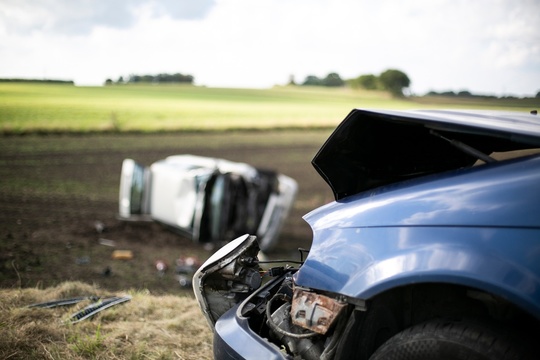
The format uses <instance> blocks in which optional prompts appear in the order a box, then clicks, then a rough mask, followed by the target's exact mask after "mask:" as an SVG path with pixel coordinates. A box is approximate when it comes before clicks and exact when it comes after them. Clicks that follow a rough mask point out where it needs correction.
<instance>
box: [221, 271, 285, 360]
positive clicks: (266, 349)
mask: <svg viewBox="0 0 540 360" xmlns="http://www.w3.org/2000/svg"><path fill="white" fill-rule="evenodd" d="M284 278H285V276H281V277H279V278H275V279H273V280H271V281H269V282H268V283H266V284H265V285H264V286H263V287H261V288H260V289H258V290H257V291H255V292H254V293H253V294H251V295H250V296H248V297H247V298H246V299H245V300H244V301H242V302H241V303H239V304H237V305H236V306H234V307H232V308H231V309H229V310H228V311H227V312H225V313H224V314H223V315H222V316H221V317H220V318H219V319H218V320H217V322H216V324H215V328H214V358H215V359H216V360H233V359H234V360H240V359H273V360H290V359H292V358H291V357H290V356H288V355H287V354H286V353H284V352H282V351H281V350H280V348H279V347H278V346H277V345H274V344H273V343H271V342H270V341H268V340H266V339H265V338H263V337H261V336H260V335H259V334H257V333H256V332H255V331H253V330H252V329H251V327H250V324H249V320H250V318H249V316H251V315H250V313H251V314H253V313H255V315H253V316H257V315H256V313H257V309H258V308H259V309H260V308H261V307H264V306H265V304H266V301H267V300H268V299H269V298H270V297H271V296H272V295H273V294H274V293H275V292H276V290H277V289H278V288H279V287H280V286H281V284H282V283H283V280H284ZM259 313H260V312H259ZM243 314H246V315H243Z"/></svg>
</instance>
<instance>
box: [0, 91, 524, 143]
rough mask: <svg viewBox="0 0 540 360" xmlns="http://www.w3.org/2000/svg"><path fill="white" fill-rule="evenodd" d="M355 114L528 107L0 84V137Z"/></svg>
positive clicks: (332, 121)
mask: <svg viewBox="0 0 540 360" xmlns="http://www.w3.org/2000/svg"><path fill="white" fill-rule="evenodd" d="M356 107H362V108H391V109H411V108H456V107H461V108H463V107H467V108H499V109H523V110H529V109H530V107H531V105H530V104H529V103H527V102H524V101H523V100H510V101H502V100H493V99H490V100H482V99H473V100H466V101H463V100H456V99H450V100H448V99H445V98H441V99H438V98H436V99H433V98H431V99H426V98H415V99H393V98H391V97H390V96H389V95H388V94H386V93H383V92H368V91H360V90H352V89H348V88H339V89H329V88H306V87H275V88H272V89H221V88H205V87H196V86H186V85H124V86H108V87H78V86H70V85H61V84H32V83H30V84H28V83H0V132H2V133H4V134H9V133H29V132H30V133H32V132H94V131H98V132H101V131H143V132H153V131H171V130H188V131H199V130H227V129H269V128H284V127H286V128H291V127H300V128H302V127H334V126H335V125H337V124H338V123H339V122H340V121H341V120H342V119H343V118H344V117H345V115H346V114H347V113H348V112H349V111H350V110H351V109H353V108H356Z"/></svg>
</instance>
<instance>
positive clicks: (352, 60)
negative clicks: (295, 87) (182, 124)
mask: <svg viewBox="0 0 540 360" xmlns="http://www.w3.org/2000/svg"><path fill="white" fill-rule="evenodd" d="M8 15H9V16H8ZM7 19H12V20H9V21H11V22H10V23H9V26H8V25H6V21H7ZM539 23H540V2H539V1H538V0H477V1H474V2H471V1H469V0H410V1H397V0H378V1H368V0H294V1H284V0H256V1H253V0H215V1H214V0H161V1H159V0H131V1H120V0H101V1H98V0H93V1H92V0H77V1H73V0H0V77H38V78H41V77H49V78H50V77H55V78H68V79H73V80H75V82H76V83H77V84H78V85H98V84H102V83H103V81H104V80H105V79H106V78H112V79H117V78H118V77H119V76H126V75H129V74H156V73H160V72H181V73H186V74H191V75H193V76H195V81H196V83H197V84H201V85H207V86H223V87H269V86H272V85H274V84H280V83H282V84H283V83H286V82H287V81H288V79H289V76H290V75H294V77H295V79H296V81H297V82H301V81H303V80H304V79H305V77H306V76H307V75H316V76H319V77H324V76H326V75H327V74H328V73H330V72H336V73H338V74H339V75H340V76H341V77H342V78H352V77H356V76H359V75H362V74H370V73H371V74H380V73H381V72H382V71H384V70H386V69H389V68H397V69H400V70H402V71H404V72H405V73H406V74H407V75H408V76H409V78H410V79H411V80H412V91H413V93H416V94H423V93H425V92H427V91H429V90H435V91H446V90H453V91H460V90H469V91H471V92H474V93H495V94H524V95H534V94H536V92H537V91H538V90H540V88H539V85H538V84H540V28H539V27H538V25H537V24H539ZM23 30H24V31H23Z"/></svg>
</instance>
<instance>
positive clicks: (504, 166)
mask: <svg viewBox="0 0 540 360" xmlns="http://www.w3.org/2000/svg"><path fill="white" fill-rule="evenodd" d="M539 166H540V158H539V157H531V158H528V159H520V160H517V161H509V162H505V163H499V164H495V165H487V166H484V167H478V168H473V169H466V170H458V171H452V172H448V173H445V174H440V175H436V176H428V177H424V178H419V179H415V180H411V181H406V182H403V183H399V184H394V185H392V186H387V187H383V188H378V189H374V190H372V191H369V192H364V193H361V194H358V195H355V196H351V197H348V198H345V199H343V200H340V201H336V202H333V203H330V204H328V205H325V206H323V207H321V208H319V209H317V210H314V211H313V212H311V213H309V214H308V215H306V216H305V217H304V219H305V220H306V221H307V222H308V223H309V224H310V226H311V228H312V230H313V233H314V237H313V244H312V247H311V250H310V253H309V255H308V257H307V259H306V261H305V263H304V265H303V266H302V268H301V269H300V270H299V272H298V273H297V275H296V281H297V284H298V285H300V286H305V287H310V288H314V289H320V290H325V291H330V292H334V293H337V294H344V295H347V296H352V297H356V298H360V299H369V298H370V297H372V296H374V295H376V294H379V293H381V292H383V291H385V290H388V289H391V288H393V287H396V286H404V285H409V284H416V283H429V282H438V283H440V282H443V283H452V284H460V285H465V286H470V287H474V288H477V289H481V290H484V291H488V292H490V293H493V294H495V295H498V296H502V297H504V298H507V299H509V300H510V301H512V302H513V303H515V304H516V305H518V306H520V307H522V308H523V309H526V310H527V311H529V312H531V313H533V314H535V316H536V317H538V318H540V218H539V217H538V214H540V189H539V184H540V167H539Z"/></svg>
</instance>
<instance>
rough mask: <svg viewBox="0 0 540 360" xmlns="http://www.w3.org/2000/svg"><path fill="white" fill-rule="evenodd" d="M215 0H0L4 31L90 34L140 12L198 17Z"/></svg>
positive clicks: (130, 21)
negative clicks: (94, 30)
mask: <svg viewBox="0 0 540 360" xmlns="http://www.w3.org/2000/svg"><path fill="white" fill-rule="evenodd" d="M214 5H215V1H214V0H196V1H193V0H131V1H129V0H76V1H74V0H2V4H1V5H0V22H3V23H4V24H5V25H4V26H5V27H6V31H7V32H11V33H13V32H15V33H30V32H33V31H44V32H51V33H59V34H65V35H80V34H89V33H90V32H91V31H92V30H93V29H94V28H96V27H100V26H102V27H108V28H117V29H122V28H129V27H131V26H133V25H134V24H135V23H136V21H137V20H138V17H139V16H142V15H143V13H144V14H147V16H151V17H156V18H158V17H170V18H172V19H176V20H193V19H201V18H203V17H204V16H206V15H207V13H208V12H209V11H210V10H211V8H212V7H213V6H214Z"/></svg>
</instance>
